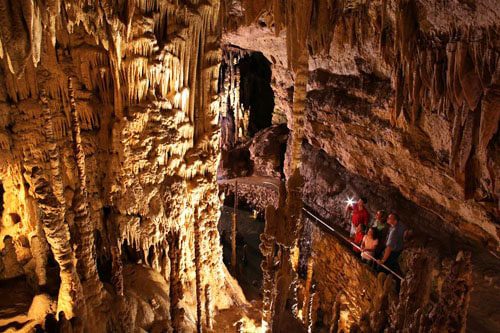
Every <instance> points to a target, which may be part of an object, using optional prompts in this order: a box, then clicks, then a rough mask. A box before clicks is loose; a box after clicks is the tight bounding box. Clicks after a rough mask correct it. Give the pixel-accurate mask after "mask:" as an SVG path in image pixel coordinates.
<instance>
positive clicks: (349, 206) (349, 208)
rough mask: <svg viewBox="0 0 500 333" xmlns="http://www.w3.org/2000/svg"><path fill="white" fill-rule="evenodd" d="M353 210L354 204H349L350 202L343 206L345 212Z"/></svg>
mask: <svg viewBox="0 0 500 333" xmlns="http://www.w3.org/2000/svg"><path fill="white" fill-rule="evenodd" d="M353 210H354V205H351V204H347V205H346V206H345V211H346V212H352V211H353Z"/></svg>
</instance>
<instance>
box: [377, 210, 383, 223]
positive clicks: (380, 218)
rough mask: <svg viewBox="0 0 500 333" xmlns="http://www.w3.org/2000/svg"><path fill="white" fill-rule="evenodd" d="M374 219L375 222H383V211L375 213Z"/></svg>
mask: <svg viewBox="0 0 500 333" xmlns="http://www.w3.org/2000/svg"><path fill="white" fill-rule="evenodd" d="M375 218H376V219H377V221H380V222H385V211H383V210H379V211H377V214H375Z"/></svg>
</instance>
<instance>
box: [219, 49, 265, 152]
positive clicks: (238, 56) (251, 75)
mask: <svg viewBox="0 0 500 333" xmlns="http://www.w3.org/2000/svg"><path fill="white" fill-rule="evenodd" d="M271 77H272V71H271V62H270V61H269V60H268V59H267V58H266V57H265V56H264V55H263V54H262V53H261V52H250V51H246V50H241V49H232V48H227V49H226V50H225V52H224V61H223V63H222V65H221V68H220V73H219V93H220V94H221V95H222V99H223V100H224V102H225V105H224V106H223V108H222V110H221V117H220V120H219V124H220V126H221V134H222V135H221V136H222V138H221V141H222V147H223V149H226V148H227V147H234V146H236V145H237V144H238V143H243V142H245V141H246V140H248V139H250V138H252V137H253V136H254V135H255V134H256V133H257V132H259V131H261V130H263V129H265V128H268V127H270V126H271V125H272V119H273V111H274V92H273V89H272V87H271Z"/></svg>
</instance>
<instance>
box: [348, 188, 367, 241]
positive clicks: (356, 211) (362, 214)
mask: <svg viewBox="0 0 500 333" xmlns="http://www.w3.org/2000/svg"><path fill="white" fill-rule="evenodd" d="M367 202H368V200H367V199H366V198H363V197H361V198H360V199H359V200H358V202H357V203H356V204H355V205H351V204H347V207H346V210H347V211H352V217H351V236H353V235H354V234H355V233H356V227H357V226H358V225H359V224H362V225H364V226H365V227H368V221H369V220H370V214H369V213H368V211H367V210H366V208H365V205H366V203H367Z"/></svg>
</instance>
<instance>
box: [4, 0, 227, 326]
mask: <svg viewBox="0 0 500 333" xmlns="http://www.w3.org/2000/svg"><path fill="white" fill-rule="evenodd" d="M219 8H220V4H219V1H216V0H214V1H205V2H201V1H197V0H191V1H167V0H164V1H118V2H116V1H104V2H85V1H48V2H44V1H42V2H29V1H21V2H19V1H4V2H3V3H2V5H1V6H0V22H1V24H0V37H1V38H0V41H1V44H0V45H1V46H0V59H1V66H0V71H1V74H0V101H1V103H0V108H1V111H0V121H1V126H0V127H1V128H0V132H1V134H0V148H1V155H2V161H1V162H0V170H1V171H0V180H1V182H2V186H3V190H4V191H5V192H4V194H3V198H4V201H3V203H4V205H3V214H2V226H1V229H0V235H1V238H2V239H5V240H6V243H5V246H4V247H3V246H2V247H3V248H4V250H3V251H4V252H5V253H6V254H5V255H2V263H3V266H4V267H5V268H4V270H3V271H2V279H4V278H5V279H6V278H12V277H16V276H27V277H28V278H29V281H30V283H31V285H32V286H33V288H34V289H35V290H36V292H37V293H44V292H45V291H46V290H49V291H48V293H49V294H51V296H50V297H53V298H52V300H53V302H54V305H52V308H51V309H52V310H51V311H54V310H55V312H57V313H59V312H60V311H63V312H64V314H65V316H66V318H68V319H69V318H72V317H77V318H80V320H81V322H83V323H84V326H85V327H84V328H85V330H87V331H93V332H103V331H107V330H117V331H122V332H132V331H137V330H139V329H147V330H149V329H151V327H152V325H153V324H155V323H156V324H158V322H163V323H164V324H163V326H160V329H162V330H168V331H170V330H172V329H173V330H175V331H179V330H182V329H187V330H195V329H196V327H195V326H198V329H201V326H202V325H205V324H204V323H210V322H211V318H205V317H207V316H208V317H210V316H212V314H211V312H212V310H213V309H215V308H217V307H227V306H228V305H229V304H230V303H231V301H230V300H229V299H228V298H227V295H226V291H225V288H224V270H223V264H222V260H221V250H220V246H219V240H218V233H217V227H216V224H217V220H218V216H219V205H220V203H219V197H218V191H217V184H216V178H215V177H216V169H217V165H218V156H219V151H218V145H219V132H218V127H217V120H218V113H219V100H218V98H217V81H218V75H219V64H220V55H221V51H220V47H219V39H220V19H219ZM12 244H13V245H12ZM14 250H15V253H17V256H16V255H14V257H13V256H12V254H13V252H12V251H14ZM124 251H125V252H124ZM124 258H125V259H124ZM126 258H134V259H133V260H132V259H130V261H129V262H127V260H126ZM124 260H125V262H124ZM12 261H15V262H12ZM48 262H49V263H50V265H49V264H48ZM132 263H133V264H135V263H142V265H146V266H149V267H151V268H153V269H154V270H156V271H157V272H159V273H160V274H161V276H163V278H164V279H165V281H166V282H167V283H166V286H167V287H166V288H167V290H166V294H165V295H168V297H167V299H166V300H163V299H162V300H161V301H160V300H159V299H158V300H154V299H153V300H151V299H149V300H141V302H139V303H138V304H139V305H135V306H132V308H131V302H132V301H131V299H133V298H134V296H133V295H132V296H131V294H130V291H129V290H128V289H127V285H129V284H130V282H127V281H125V282H124V277H123V270H124V265H131V264H132ZM130 269H131V268H130V267H128V268H127V272H130ZM57 280H60V283H58V282H57ZM54 281H55V282H54ZM141 283H147V282H144V281H142V282H141ZM139 284H140V283H139ZM111 286H112V287H111ZM129 289H130V288H129ZM135 295H136V296H137V293H135ZM162 295H163V294H162ZM137 297H139V298H140V297H141V295H140V294H139V295H138V296H137ZM158 297H160V296H158ZM132 303H133V302H132ZM148 303H149V304H148ZM160 303H161V305H162V306H161V308H160V309H158V308H159V304H160ZM141 304H142V305H141ZM144 304H146V305H144ZM136 306H139V307H141V306H142V307H143V310H141V311H142V313H143V314H144V313H148V312H147V311H146V310H144V309H146V308H147V309H150V310H149V311H150V312H151V311H152V313H153V314H151V316H146V317H145V318H140V320H139V319H137V320H134V318H135V316H132V315H130V313H131V311H132V312H133V311H135V310H133V308H134V307H136ZM47 312H49V309H48V310H47ZM41 317H42V319H43V315H42V316H41ZM36 323H37V321H34V320H32V321H29V322H28V323H27V324H26V325H27V326H26V328H27V329H28V328H29V327H33V326H34V325H35V324H36ZM155 327H156V326H155Z"/></svg>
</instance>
